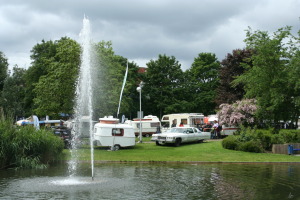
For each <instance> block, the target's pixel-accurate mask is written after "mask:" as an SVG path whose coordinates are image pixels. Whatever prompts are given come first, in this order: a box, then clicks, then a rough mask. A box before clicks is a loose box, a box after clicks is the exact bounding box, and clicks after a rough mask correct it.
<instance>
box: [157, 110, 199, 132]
mask: <svg viewBox="0 0 300 200" xmlns="http://www.w3.org/2000/svg"><path fill="white" fill-rule="evenodd" d="M161 123H162V127H163V129H162V131H166V130H168V129H170V128H171V127H174V126H175V127H179V125H180V124H181V123H182V125H183V126H184V127H196V128H199V127H201V125H203V124H204V115H203V114H202V113H177V114H169V115H164V116H163V117H162V119H161Z"/></svg>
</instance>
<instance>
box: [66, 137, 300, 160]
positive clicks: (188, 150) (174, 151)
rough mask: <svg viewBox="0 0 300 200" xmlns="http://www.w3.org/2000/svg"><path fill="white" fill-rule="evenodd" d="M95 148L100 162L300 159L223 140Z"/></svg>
mask: <svg viewBox="0 0 300 200" xmlns="http://www.w3.org/2000/svg"><path fill="white" fill-rule="evenodd" d="M107 149H108V148H95V149H94V160H95V161H96V162H97V161H175V162H176V161H181V162H182V161H186V162H188V161H200V162H299V163H300V156H290V155H282V154H272V153H248V152H241V151H233V150H227V149H224V148H223V147H222V145H221V141H208V142H204V143H195V144H182V145H181V146H180V147H174V146H156V145H155V143H153V142H151V143H146V142H145V143H137V144H136V145H135V146H134V147H132V148H125V149H124V148H122V149H120V150H119V151H108V150H107ZM64 153H65V155H66V157H65V159H67V160H68V159H69V158H70V152H69V150H64ZM78 154H79V160H83V161H85V160H90V149H89V148H82V149H79V150H78Z"/></svg>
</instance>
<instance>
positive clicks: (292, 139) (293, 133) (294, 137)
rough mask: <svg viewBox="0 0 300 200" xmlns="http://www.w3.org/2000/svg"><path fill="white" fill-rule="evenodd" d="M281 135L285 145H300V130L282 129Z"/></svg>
mask: <svg viewBox="0 0 300 200" xmlns="http://www.w3.org/2000/svg"><path fill="white" fill-rule="evenodd" d="M279 134H280V135H281V136H282V138H283V140H284V142H285V143H299V142H300V130H288V129H282V130H280V132H279Z"/></svg>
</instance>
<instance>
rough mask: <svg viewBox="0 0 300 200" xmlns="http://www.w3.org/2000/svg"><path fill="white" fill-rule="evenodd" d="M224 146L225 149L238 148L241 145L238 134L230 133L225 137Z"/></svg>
mask: <svg viewBox="0 0 300 200" xmlns="http://www.w3.org/2000/svg"><path fill="white" fill-rule="evenodd" d="M222 146H223V148H225V149H232V150H237V149H238V146H239V141H238V138H237V137H236V136H233V135H230V136H228V137H226V138H225V139H223V141H222Z"/></svg>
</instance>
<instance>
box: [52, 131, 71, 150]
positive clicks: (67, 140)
mask: <svg viewBox="0 0 300 200" xmlns="http://www.w3.org/2000/svg"><path fill="white" fill-rule="evenodd" d="M53 133H54V135H56V136H58V137H60V138H61V139H62V140H63V141H64V144H65V148H70V147H71V140H72V134H71V129H69V128H67V127H65V126H57V127H54V129H53Z"/></svg>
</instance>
